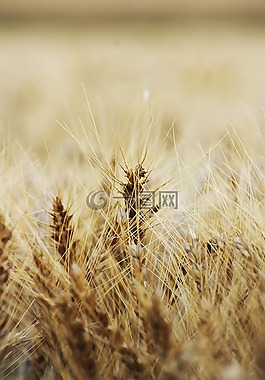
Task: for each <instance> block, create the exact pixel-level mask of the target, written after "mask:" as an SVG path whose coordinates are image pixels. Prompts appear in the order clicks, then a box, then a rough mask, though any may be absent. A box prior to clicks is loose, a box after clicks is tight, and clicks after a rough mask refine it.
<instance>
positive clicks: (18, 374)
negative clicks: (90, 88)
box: [0, 35, 265, 380]
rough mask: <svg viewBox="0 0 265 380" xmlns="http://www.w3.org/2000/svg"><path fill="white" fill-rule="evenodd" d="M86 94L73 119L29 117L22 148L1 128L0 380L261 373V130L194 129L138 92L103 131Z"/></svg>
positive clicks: (258, 379)
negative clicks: (48, 124)
mask: <svg viewBox="0 0 265 380" xmlns="http://www.w3.org/2000/svg"><path fill="white" fill-rule="evenodd" d="M262 36H263V35H262ZM207 38H208V37H207ZM131 47H132V46H131ZM100 48H102V51H103V50H104V49H103V45H102V46H101V47H100ZM0 49H1V48H0ZM153 53H154V52H153ZM153 53H152V54H153ZM152 54H151V55H152ZM167 54H169V55H167V58H168V57H169V56H170V54H171V53H167ZM149 58H150V57H149ZM150 61H151V58H150ZM148 62H149V61H148ZM2 64H3V63H2ZM127 64H128V67H129V66H130V63H128V62H127ZM259 64H261V63H260V62H259ZM173 66H174V65H173ZM214 67H215V66H214ZM138 69H139V68H138ZM138 69H137V70H138ZM215 69H216V68H214V69H213V70H215ZM139 70H140V69H139ZM194 70H195V71H193V70H192V72H191V77H192V78H193V79H194V80H196V78H197V80H198V81H199V82H200V81H202V82H203V83H204V80H203V79H202V77H201V76H200V74H199V71H200V70H199V69H198V70H199V71H196V68H194ZM216 70H217V71H218V69H216ZM228 71H229V70H228ZM112 74H113V73H112ZM185 75H186V74H185ZM238 75H239V77H240V73H239V74H238ZM253 75H254V74H253ZM255 75H257V74H255ZM110 77H111V79H112V81H113V82H112V84H113V83H114V79H113V78H114V77H113V76H111V75H110ZM232 77H233V75H231V79H232ZM239 77H238V78H239ZM189 78H190V77H189ZM192 78H191V79H192ZM104 79H105V78H104ZM123 79H124V78H123ZM186 79H187V78H186ZM167 80H168V81H169V78H167ZM132 81H133V80H132ZM205 81H206V86H207V83H208V85H209V86H210V87H211V86H216V87H214V88H212V90H211V91H213V92H214V93H215V91H216V89H217V88H219V85H220V83H219V82H218V83H213V82H212V81H211V80H210V82H209V81H208V82H207V78H206V79H205ZM221 81H222V80H221ZM62 82H63V80H62ZM185 83H187V82H185ZM233 83H234V84H235V82H233ZM233 83H232V85H231V88H233ZM247 83H248V82H247V80H246V82H244V84H243V85H242V87H240V90H242V91H243V89H244V88H247ZM175 85H176V83H173V84H172V87H171V89H170V91H172V93H173V88H175V87H174V86H175ZM197 85H198V82H197V84H196V85H195V87H196V86H197ZM131 86H132V82H129V84H128V87H129V88H130V89H131V88H132V87H131ZM153 86H154V87H156V86H157V88H159V80H158V81H157V82H154V84H153ZM244 86H245V87H244ZM195 87H192V92H193V91H194V88H195ZM253 87H254V85H253ZM49 88H50V90H51V93H52V89H53V87H52V85H51V87H49ZM160 88H161V93H162V94H163V91H164V90H163V88H162V86H161V84H160ZM208 90H209V87H208V89H207V90H205V89H204V91H205V92H204V95H205V96H206V92H207V91H208ZM57 91H58V89H57ZM116 91H117V92H116V93H115V95H119V97H118V100H120V101H121V105H122V106H124V105H125V100H124V99H123V91H122V89H121V88H119V90H117V89H116ZM170 91H169V94H168V98H166V99H169V98H170V94H172V93H171V92H170ZM209 91H210V90H209ZM220 91H221V92H222V91H223V90H220ZM227 91H228V92H226V91H225V92H224V93H223V92H222V96H221V95H220V93H219V95H218V96H217V100H218V101H219V100H220V99H221V98H222V99H224V97H225V96H226V95H227V96H228V98H229V96H230V95H231V93H230V92H229V90H227ZM260 91H261V90H260ZM18 92H19V89H18ZM239 92H240V91H239ZM208 95H209V94H208ZM234 95H235V94H234V93H233V96H234ZM86 96H87V95H86V92H85V100H87V103H86V106H85V110H86V111H88V116H87V117H86V118H85V117H84V120H85V122H83V120H81V122H80V124H78V125H77V123H76V121H73V122H72V123H70V122H67V123H64V122H60V124H61V126H60V127H59V128H60V132H58V133H52V132H51V131H50V132H49V131H48V132H47V130H44V127H43V126H41V127H43V128H40V131H41V132H40V131H39V130H38V132H36V134H37V137H38V144H37V145H35V148H34V149H33V150H31V151H30V149H29V148H28V145H27V142H28V136H24V137H23V136H22V137H21V136H20V133H19V132H18V135H17V139H16V140H15V138H13V136H12V133H13V132H12V133H11V135H7V134H6V133H5V130H4V128H2V129H1V133H2V135H5V139H3V144H2V151H1V166H0V175H1V189H0V190H1V193H0V195H1V199H2V203H1V210H0V211H1V214H2V215H3V216H4V218H2V217H1V220H0V244H1V245H0V306H1V315H0V329H1V330H0V362H1V366H0V378H1V380H3V379H7V378H10V376H12V375H13V379H19V380H26V379H27V380H28V379H29V380H33V379H34V380H35V379H36V380H37V379H46V380H53V379H56V380H57V379H58V380H59V379H63V380H68V379H69V380H83V379H98V380H100V379H106V380H107V379H117V380H118V379H124V380H125V379H161V380H162V379H163V380H171V379H172V380H173V379H175V380H187V379H189V380H200V379H201V380H244V379H254V380H262V379H264V377H265V348H264V347H265V320H264V318H265V317H264V316H265V310H264V309H265V299H264V291H265V260H264V249H265V240H264V238H265V236H264V231H265V225H264V211H265V210H264V205H265V202H264V194H265V174H264V173H265V172H264V131H263V130H262V128H260V126H259V125H258V123H256V121H255V120H254V118H249V119H247V118H246V120H245V121H244V122H242V119H243V118H242V115H241V114H240V120H239V121H240V122H238V124H236V125H235V126H233V125H228V124H227V126H226V128H221V127H220V128H216V129H215V130H213V129H211V130H207V131H206V130H205V131H202V130H201V129H199V131H198V130H197V129H196V128H197V125H195V126H196V128H194V126H192V125H193V124H192V122H191V119H189V122H187V124H185V123H184V124H181V123H177V122H175V123H174V122H173V123H171V122H170V123H168V120H167V121H165V119H163V118H162V117H161V118H159V115H156V117H155V118H154V120H153V119H152V118H151V119H150V115H151V111H150V107H149V106H148V104H147V103H145V102H143V101H142V99H141V100H139V99H138V100H137V101H135V103H134V104H130V103H128V105H127V107H125V108H124V111H123V112H124V114H126V112H128V113H129V112H131V113H132V116H130V117H129V120H128V118H125V117H121V119H120V120H119V121H118V120H116V122H117V123H116V124H115V127H111V122H108V121H107V119H106V118H105V117H102V109H101V108H100V109H97V108H96V107H95V104H94V105H93V104H92V105H91V104H90V103H89V101H88V97H87V98H86ZM219 96H220V97H219ZM233 96H232V95H231V97H232V98H233ZM249 96H250V97H251V96H252V95H251V94H250V95H249ZM162 97H163V96H162V95H161V98H159V97H158V98H157V99H156V101H155V102H154V104H155V107H157V108H155V109H158V108H159V107H158V106H157V105H158V104H161V107H162V105H163V101H164V102H165V101H166V100H162ZM187 98H188V94H187V93H186V95H185V96H184V100H182V102H183V103H181V104H182V105H184V103H185V102H186V100H187ZM10 99H11V98H10ZM10 99H9V100H10ZM253 99H255V101H257V99H259V96H258V95H257V97H256V98H255V96H254V95H253ZM105 100H106V99H105ZM159 100H160V101H161V102H160V101H159ZM206 100H207V96H206ZM230 100H231V98H230ZM148 101H149V100H148ZM150 102H151V100H150ZM169 103H170V100H169ZM206 103H207V101H206V102H205V103H204V104H205V112H207V107H206ZM106 104H107V105H108V107H110V108H111V107H112V105H113V106H114V108H115V107H118V105H117V103H115V101H114V100H111V97H109V98H108V102H107V101H106ZM172 104H173V103H172V102H171V103H170V105H169V108H170V112H169V113H168V114H167V117H168V119H170V118H171V115H172V114H171V112H172V107H173V106H172ZM187 104H188V103H187ZM213 104H214V100H213V99H211V103H210V105H213ZM229 104H230V107H231V109H232V108H233V102H232V101H231V103H229ZM225 105H227V103H226V104H225ZM215 106H216V104H215ZM12 107H14V110H15V109H16V107H15V106H14V105H13V106H12ZM228 108H229V107H228ZM91 109H92V110H93V112H92V111H91ZM116 109H117V108H116ZM213 109H215V108H214V107H213ZM17 110H18V114H17V115H15V116H14V118H13V119H12V120H13V122H14V125H15V124H16V120H18V118H19V109H18V108H17ZM167 110H169V109H167ZM83 111H84V110H83ZM189 112H190V104H189V106H186V108H185V109H183V113H182V117H183V119H182V120H183V122H184V121H187V119H185V117H187V114H188V113H189ZM220 112H221V111H220ZM26 113H27V108H25V109H24V108H23V112H22V116H23V117H24V119H23V120H24V121H23V122H25V120H26ZM213 113H214V112H213ZM213 113H211V115H210V116H209V119H207V120H206V124H207V123H208V124H209V125H210V124H211V122H212V117H213ZM168 115H169V116H168ZM185 115H186V116H185ZM82 116H84V113H83V114H82ZM81 119H83V118H82V117H81ZM23 122H22V125H23ZM42 122H43V123H44V121H43V120H42ZM215 122H216V123H217V120H215ZM241 122H242V123H241ZM29 124H30V123H29ZM3 125H4V123H3ZM116 125H117V127H116ZM143 126H147V127H146V128H143ZM201 131H202V135H200V132H201ZM209 131H210V132H209ZM42 132H43V133H44V136H41V135H42ZM209 134H210V136H209ZM35 137H36V136H34V138H35ZM42 137H44V139H42ZM34 138H33V141H34ZM197 141H199V142H200V145H199V144H197ZM25 146H26V147H27V148H25ZM40 146H41V148H40ZM39 148H40V149H39ZM150 190H152V191H154V192H155V194H156V196H155V197H156V198H155V202H154V204H153V205H152V206H151V207H150V208H149V209H145V207H144V206H145V203H144V202H146V201H147V200H146V198H142V196H143V194H144V192H145V191H150ZM160 190H178V191H179V208H178V209H177V210H176V209H173V208H163V207H162V204H161V202H159V191H160ZM95 191H96V192H97V191H104V197H101V199H99V205H100V204H101V203H102V202H103V204H104V203H105V207H104V208H100V207H96V205H94V207H88V199H87V196H88V194H91V193H93V194H95ZM98 195H102V193H98ZM90 201H91V199H90ZM11 231H12V233H11Z"/></svg>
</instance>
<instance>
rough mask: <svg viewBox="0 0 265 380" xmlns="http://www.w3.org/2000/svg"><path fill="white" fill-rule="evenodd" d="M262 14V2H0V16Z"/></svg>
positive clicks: (62, 0) (80, 0) (106, 0)
mask: <svg viewBox="0 0 265 380" xmlns="http://www.w3.org/2000/svg"><path fill="white" fill-rule="evenodd" d="M185 12H187V13H192V14H194V13H195V14H196V13H197V14H198V13H203V14H204V13H217V14H218V13H220V14H222V13H225V14H229V13H231V14H233V15H234V14H236V15H242V14H243V15H250V16H251V15H253V14H255V15H260V14H265V1H264V0H232V1H231V0H200V1H194V0H133V1H128V0H75V1H73V0H46V1H36V0H23V1H22V0H1V2H0V15H2V16H5V15H30V14H31V15H36V14H40V15H69V16H70V15H73V16H74V15H82V14H88V15H91V16H93V15H99V16H101V15H102V16H107V15H174V14H179V13H185Z"/></svg>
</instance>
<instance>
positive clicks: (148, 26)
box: [0, 20, 265, 153]
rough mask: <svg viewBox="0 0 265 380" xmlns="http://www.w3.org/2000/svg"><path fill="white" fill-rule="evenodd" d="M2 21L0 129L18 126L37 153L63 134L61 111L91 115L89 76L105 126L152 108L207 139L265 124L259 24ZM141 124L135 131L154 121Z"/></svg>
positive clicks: (71, 116)
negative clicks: (226, 130) (230, 128)
mask: <svg viewBox="0 0 265 380" xmlns="http://www.w3.org/2000/svg"><path fill="white" fill-rule="evenodd" d="M0 28H1V33H0V56H1V60H0V83H1V86H0V126H1V127H0V128H1V129H0V130H1V134H2V135H6V134H7V133H13V137H15V138H16V139H20V138H21V139H22V141H25V143H26V144H28V146H29V145H32V147H33V149H34V151H35V152H36V153H37V152H38V151H39V152H41V150H42V148H43V146H44V144H43V139H42V138H40V136H41V135H42V136H44V137H45V139H46V141H47V144H48V145H50V144H52V143H53V141H55V140H56V135H60V136H63V135H65V134H64V133H63V132H62V129H61V128H60V127H58V124H57V122H56V120H59V121H65V122H66V123H68V124H69V123H72V124H74V123H77V122H78V118H80V119H82V120H83V122H84V123H85V122H86V121H87V118H88V107H87V105H86V102H85V96H84V92H83V87H82V84H84V85H85V87H86V91H87V94H88V97H89V99H90V101H91V106H92V108H93V112H94V114H95V117H96V118H97V121H98V123H99V124H101V125H104V127H105V128H107V129H108V128H109V126H110V125H112V126H113V127H114V128H115V129H116V128H117V129H122V130H124V128H126V127H128V126H129V125H131V126H132V120H133V119H135V120H138V119H139V118H141V115H142V114H143V113H146V112H148V113H149V115H150V118H151V117H152V116H154V117H155V120H156V122H158V123H163V124H164V126H165V128H169V127H170V125H171V123H172V122H173V120H176V124H177V125H178V126H179V129H180V130H181V133H182V134H185V133H189V132H190V131H192V135H193V138H194V140H193V141H191V144H192V143H196V141H197V140H198V139H199V140H203V139H204V137H206V138H207V140H210V139H211V138H212V137H213V136H214V135H216V134H217V133H216V131H218V130H221V129H223V128H224V125H225V124H227V123H232V124H233V125H234V126H235V127H237V126H238V127H239V126H240V128H246V129H248V130H249V129H250V128H251V125H252V123H254V124H255V123H259V124H260V126H261V127H264V115H263V114H262V107H263V106H264V104H265V75H264V67H265V51H264V44H265V28H263V27H262V24H255V23H246V24H244V23H237V22H232V21H230V22H220V21H219V22H217V23H214V22H213V21H208V22H207V21H206V20H205V21H203V20H202V21H201V22H199V21H193V22H192V21H186V22H185V21H184V20H176V21H171V22H165V21H164V22H156V23H155V22H151V21H146V22H144V21H141V22H137V21H136V22H133V21H130V22H128V23H122V22H116V23H92V22H90V23H88V24H85V23H82V24H81V25H80V24H78V23H72V24H70V25H64V24H62V23H59V24H56V23H55V22H53V23H48V24H44V23H42V24H40V25H39V24H38V23H31V22H29V23H24V24H23V23H18V24H16V23H13V24H12V23H11V24H8V23H3V24H1V26H0ZM144 94H145V95H144ZM148 94H150V96H149V98H148V99H147V96H148ZM138 124H139V125H138V127H139V129H138V131H137V133H138V134H139V131H140V129H141V128H143V129H146V128H147V127H148V124H147V123H143V124H142V125H140V124H141V121H140V120H139V123H138ZM138 137H139V138H140V136H138ZM138 137H137V138H138ZM1 141H3V140H1Z"/></svg>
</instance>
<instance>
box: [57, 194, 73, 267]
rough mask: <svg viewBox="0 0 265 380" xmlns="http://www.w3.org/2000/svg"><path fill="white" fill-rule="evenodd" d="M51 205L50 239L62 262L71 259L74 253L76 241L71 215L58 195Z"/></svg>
mask: <svg viewBox="0 0 265 380" xmlns="http://www.w3.org/2000/svg"><path fill="white" fill-rule="evenodd" d="M52 206H53V210H52V212H51V217H52V224H51V229H52V240H53V242H54V243H55V245H56V250H57V251H58V253H59V254H60V256H61V258H62V260H63V262H65V263H67V262H69V260H70V261H72V259H73V258H72V257H71V255H72V254H74V250H75V247H76V241H74V240H73V235H74V227H73V225H72V218H73V215H71V214H70V213H69V209H67V208H65V207H64V205H63V203H62V200H61V199H60V197H58V196H56V198H54V199H53V200H52Z"/></svg>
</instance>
